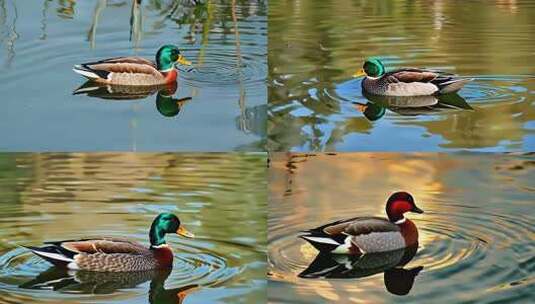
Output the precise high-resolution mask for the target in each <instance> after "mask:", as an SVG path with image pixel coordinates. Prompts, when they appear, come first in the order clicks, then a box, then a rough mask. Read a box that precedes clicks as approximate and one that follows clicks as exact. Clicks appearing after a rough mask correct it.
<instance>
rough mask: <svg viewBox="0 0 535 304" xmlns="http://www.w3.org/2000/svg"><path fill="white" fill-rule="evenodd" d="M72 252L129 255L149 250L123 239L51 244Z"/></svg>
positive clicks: (145, 252)
mask: <svg viewBox="0 0 535 304" xmlns="http://www.w3.org/2000/svg"><path fill="white" fill-rule="evenodd" d="M51 244H54V245H56V246H61V247H63V248H65V249H67V250H70V251H72V252H79V253H88V254H92V253H108V254H111V253H127V254H147V253H148V252H149V249H147V248H145V247H144V246H143V245H141V244H139V243H137V242H132V241H129V240H126V239H122V238H98V239H83V240H69V241H62V242H51Z"/></svg>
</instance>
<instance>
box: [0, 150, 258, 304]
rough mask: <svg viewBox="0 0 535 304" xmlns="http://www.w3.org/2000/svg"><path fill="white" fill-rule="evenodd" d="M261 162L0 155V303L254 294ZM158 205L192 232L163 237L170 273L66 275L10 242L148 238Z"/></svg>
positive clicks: (249, 299) (202, 299)
mask: <svg viewBox="0 0 535 304" xmlns="http://www.w3.org/2000/svg"><path fill="white" fill-rule="evenodd" d="M265 164H266V158H265V156H263V155H245V154H235V155H223V154H178V155H177V154H139V153H138V154H40V155H38V154H0V172H1V173H0V202H1V204H0V214H1V217H0V302H2V303H41V302H42V301H45V300H46V301H48V302H50V303H95V302H101V303H180V301H181V300H182V301H183V302H184V303H206V302H217V303H257V302H258V303H261V302H264V301H265V300H266V299H265V296H266V294H265V289H266V279H265V273H266V232H265V227H266V208H267V206H266V205H267V203H266V201H267V193H266V165H265ZM161 212H173V213H175V214H177V215H178V216H179V217H180V220H181V222H182V224H183V225H184V226H185V227H187V228H188V230H190V231H191V232H193V233H194V234H195V236H196V238H195V239H185V238H180V237H178V236H171V235H168V236H167V243H168V244H169V245H170V246H171V247H172V248H173V250H174V256H175V259H174V265H173V269H172V271H171V272H170V273H168V272H163V273H162V272H137V273H127V274H121V273H115V274H106V273H92V272H83V271H79V272H74V273H73V274H69V273H67V272H65V271H61V270H58V269H56V268H51V267H50V266H51V265H50V264H49V263H47V262H45V261H44V260H42V259H40V258H38V257H36V256H35V255H33V254H31V253H30V252H29V251H28V250H27V249H24V248H22V247H20V246H22V245H34V246H35V245H39V244H41V243H42V242H43V241H53V240H64V239H72V238H80V237H88V236H89V237H91V236H103V235H108V236H119V237H127V238H129V239H132V240H135V241H138V242H141V243H143V244H147V245H148V231H149V227H150V224H151V222H152V220H153V219H154V217H155V216H156V215H157V214H158V213H161ZM43 282H55V284H52V283H48V285H47V284H44V283H43ZM52 286H54V288H55V290H53V289H52ZM179 296H180V297H179Z"/></svg>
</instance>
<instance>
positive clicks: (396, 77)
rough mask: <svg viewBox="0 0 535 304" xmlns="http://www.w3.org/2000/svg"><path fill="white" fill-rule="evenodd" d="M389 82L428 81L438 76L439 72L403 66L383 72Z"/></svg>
mask: <svg viewBox="0 0 535 304" xmlns="http://www.w3.org/2000/svg"><path fill="white" fill-rule="evenodd" d="M385 76H386V79H387V80H388V82H390V83H397V82H405V83H411V82H430V81H432V80H434V79H436V78H437V77H439V76H440V72H438V71H431V70H423V69H416V68H403V69H399V70H396V71H392V72H388V73H386V74H385Z"/></svg>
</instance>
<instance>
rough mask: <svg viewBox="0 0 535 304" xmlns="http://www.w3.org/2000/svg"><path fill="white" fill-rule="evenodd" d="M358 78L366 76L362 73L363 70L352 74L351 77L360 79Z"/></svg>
mask: <svg viewBox="0 0 535 304" xmlns="http://www.w3.org/2000/svg"><path fill="white" fill-rule="evenodd" d="M360 76H366V72H364V69H360V70H358V71H356V72H355V74H353V77H360Z"/></svg>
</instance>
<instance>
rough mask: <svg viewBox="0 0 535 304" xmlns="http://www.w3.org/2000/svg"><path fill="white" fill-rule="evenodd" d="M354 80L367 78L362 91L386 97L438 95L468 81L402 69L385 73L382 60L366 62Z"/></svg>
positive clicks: (420, 70)
mask: <svg viewBox="0 0 535 304" xmlns="http://www.w3.org/2000/svg"><path fill="white" fill-rule="evenodd" d="M353 76H354V77H360V76H366V77H365V78H364V80H362V89H363V90H364V91H366V92H368V93H371V94H376V95H386V96H421V95H440V94H448V93H453V92H457V91H459V90H460V89H461V88H462V87H463V86H464V85H465V84H466V83H468V82H470V81H472V80H473V79H471V78H456V76H455V75H452V74H446V73H444V72H441V71H434V70H425V69H417V68H401V69H398V70H395V71H391V72H387V71H386V69H385V66H384V65H383V63H382V62H381V60H379V59H377V58H369V59H366V61H365V62H364V65H363V68H362V69H360V70H358V71H357V72H356V73H355V74H354V75H353Z"/></svg>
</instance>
